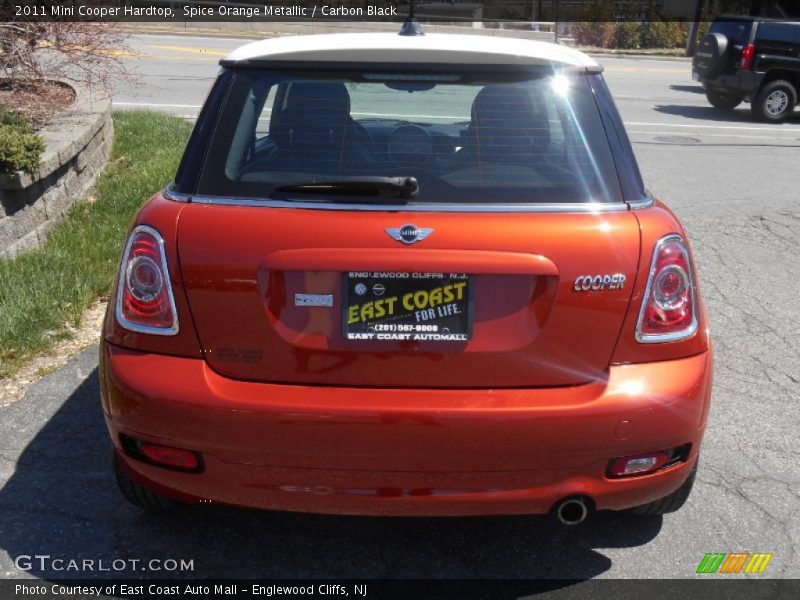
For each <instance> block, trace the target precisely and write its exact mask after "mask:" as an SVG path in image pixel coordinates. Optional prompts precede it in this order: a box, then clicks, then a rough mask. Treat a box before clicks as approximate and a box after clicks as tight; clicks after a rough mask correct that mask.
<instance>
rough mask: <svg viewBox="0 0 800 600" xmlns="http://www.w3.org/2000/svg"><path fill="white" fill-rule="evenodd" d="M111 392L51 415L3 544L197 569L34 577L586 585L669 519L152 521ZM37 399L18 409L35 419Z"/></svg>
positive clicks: (11, 503) (7, 504) (247, 517)
mask: <svg viewBox="0 0 800 600" xmlns="http://www.w3.org/2000/svg"><path fill="white" fill-rule="evenodd" d="M99 396H100V392H99V383H98V374H97V369H96V368H95V370H94V371H93V372H92V373H91V375H90V376H89V377H88V378H87V379H86V380H85V381H84V382H83V383H82V384H81V385H80V386H79V387H78V388H77V389H76V390H75V391H74V393H72V395H71V396H70V397H69V398H68V399H67V401H66V402H64V403H63V405H61V407H60V408H58V410H57V411H56V412H55V413H54V414H53V415H52V416H51V417H50V418H49V419H48V418H46V417H44V418H42V419H41V423H40V424H39V425H38V426H37V430H38V433H36V435H35V437H34V438H33V439H32V441H31V442H30V443H29V444H28V446H27V447H26V448H25V449H24V451H23V452H22V454H21V455H20V456H19V457H18V459H17V460H16V468H15V470H14V472H13V474H12V475H11V477H10V479H9V480H8V482H7V483H6V485H5V486H4V487H3V488H2V490H0V515H2V516H0V547H2V548H3V549H5V551H6V552H7V553H8V557H9V562H10V563H11V564H13V563H14V560H15V558H16V557H19V556H20V555H23V556H24V555H36V554H47V555H50V556H51V557H52V558H62V559H65V560H66V561H68V560H70V559H76V560H77V559H94V560H102V561H104V563H105V565H106V567H109V565H112V564H113V563H112V561H114V560H117V559H137V560H141V561H143V563H144V562H146V561H149V560H151V559H161V560H164V559H175V560H181V559H184V560H191V561H193V570H186V571H174V572H165V571H159V572H152V571H143V570H142V566H143V564H137V565H133V563H128V564H126V565H125V566H124V568H119V570H117V569H116V568H113V567H112V569H111V571H97V570H95V571H82V572H81V571H79V572H73V571H65V570H59V569H57V568H54V565H52V564H51V563H49V562H48V563H45V562H37V561H36V560H34V561H33V562H32V564H31V565H30V568H29V569H28V571H29V574H30V575H34V576H36V577H40V578H50V579H63V578H78V577H81V578H95V577H97V578H108V577H119V576H125V577H145V578H156V577H158V578H164V577H167V578H183V577H202V578H223V577H225V578H254V577H259V578H298V579H300V578H311V577H315V578H328V577H335V578H478V579H483V578H487V579H499V578H513V579H521V580H525V579H538V578H548V579H571V580H583V579H587V578H591V577H594V576H597V575H599V574H601V573H603V572H605V571H607V570H608V569H609V568H610V567H611V559H609V558H608V557H607V556H605V555H603V554H602V553H601V552H598V551H596V550H595V548H620V547H624V548H629V547H636V546H642V545H644V544H647V543H648V542H649V541H651V540H652V539H653V538H655V537H656V535H657V534H658V533H659V531H660V529H661V525H662V519H661V517H652V518H631V517H625V516H623V515H617V514H614V513H603V512H601V513H597V514H595V515H592V517H590V519H589V520H587V521H586V522H585V523H584V524H582V525H580V526H575V527H566V526H562V525H559V524H557V523H556V522H555V521H554V520H551V519H549V518H547V517H534V516H522V517H519V516H513V517H471V518H378V517H345V516H323V515H304V514H297V513H274V512H265V511H254V510H243V509H233V508H225V507H219V506H211V505H208V506H205V505H198V506H192V507H188V508H186V509H184V510H181V511H179V512H178V513H176V514H173V515H170V516H166V517H163V516H153V515H150V514H148V513H145V512H143V511H141V510H139V509H137V508H135V507H133V506H130V505H128V504H127V503H126V501H125V500H124V499H123V498H122V496H121V495H120V494H119V492H118V491H117V489H116V485H115V483H114V479H113V476H112V474H111V460H110V453H111V445H110V442H109V440H108V433H107V430H106V427H105V423H104V421H103V418H102V415H101V408H100V402H99ZM25 402H26V399H23V400H20V401H19V402H18V403H17V405H18V406H17V407H16V408H17V409H19V410H24V411H26V414H28V412H29V411H31V410H34V412H35V406H31V407H30V408H28V407H25V406H24V404H25ZM32 404H35V403H31V405H32ZM12 416H13V414H12ZM4 417H5V418H8V415H4ZM12 464H13V463H12ZM96 564H97V563H96ZM119 564H120V563H117V565H119ZM22 566H23V567H24V566H26V562H25V561H23V563H22ZM59 566H63V565H59ZM95 568H97V566H96V567H95ZM14 570H15V569H14V567H10V568H9V571H10V572H12V573H13V572H14ZM570 583H571V582H562V583H558V582H553V585H554V586H555V587H558V586H560V585H568V584H570ZM521 585H523V588H524V587H525V584H524V583H523V584H521ZM531 585H532V584H531ZM518 591H520V593H522V592H524V591H525V590H524V589H520V590H518Z"/></svg>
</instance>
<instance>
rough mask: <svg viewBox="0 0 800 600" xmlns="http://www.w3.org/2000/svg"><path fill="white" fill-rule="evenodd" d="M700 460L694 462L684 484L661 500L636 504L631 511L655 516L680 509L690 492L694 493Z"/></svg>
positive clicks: (635, 513)
mask: <svg viewBox="0 0 800 600" xmlns="http://www.w3.org/2000/svg"><path fill="white" fill-rule="evenodd" d="M698 462H700V461H699V459H698V460H697V461H696V462H695V463H694V466H693V467H692V472H691V473H689V477H687V478H686V481H684V482H683V485H682V486H681V487H679V488H678V489H677V490H675V491H674V492H672V493H671V494H670V495H669V496H665V497H664V498H661V499H660V500H655V501H653V502H650V503H648V504H642V505H641V506H635V507H634V508H632V509H630V511H629V512H630V513H631V514H633V515H637V516H642V517H654V516H656V515H666V514H667V513H673V512H675V511H676V510H678V509H679V508H680V507H681V506H683V505H684V504H686V500H687V499H688V498H689V494H691V493H692V487H694V478H695V476H696V475H697V463H698Z"/></svg>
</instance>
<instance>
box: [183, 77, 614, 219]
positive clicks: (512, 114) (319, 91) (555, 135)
mask: <svg viewBox="0 0 800 600" xmlns="http://www.w3.org/2000/svg"><path fill="white" fill-rule="evenodd" d="M343 177H346V178H358V177H364V178H368V177H415V178H416V179H417V181H418V182H419V191H418V193H417V195H416V197H414V199H413V201H414V202H420V203H422V202H424V203H465V202H480V203H542V202H546V203H552V202H620V201H621V194H620V189H619V182H618V180H617V176H616V171H615V169H614V163H613V159H612V156H611V151H610V149H609V145H608V141H607V139H606V134H605V131H604V129H603V126H602V121H601V119H600V115H599V112H598V109H597V106H596V104H595V101H594V98H593V96H592V92H591V89H590V87H589V85H588V82H587V81H586V77H585V75H583V74H565V73H554V71H553V69H552V68H549V69H548V70H544V69H543V70H541V71H536V72H530V71H525V72H521V71H520V72H515V73H513V74H506V75H502V76H501V75H491V76H490V75H484V76H476V75H475V74H471V75H468V74H464V73H458V72H448V71H442V72H436V73H431V72H426V73H417V72H413V71H408V72H399V71H397V70H393V71H390V72H381V71H367V72H354V73H344V72H324V73H318V74H315V73H309V72H308V71H303V72H288V71H268V70H250V69H247V70H240V71H238V72H237V73H236V75H235V78H234V81H233V83H232V86H231V89H230V91H229V93H228V95H227V97H226V100H225V102H224V103H223V105H222V108H221V112H220V114H219V117H218V121H217V126H216V128H215V131H214V134H213V138H212V140H211V143H210V146H209V152H208V154H207V156H206V160H205V162H204V166H203V169H202V173H201V176H200V180H199V183H198V189H197V193H199V194H204V195H214V196H229V197H248V198H276V197H280V199H288V200H301V201H306V200H312V199H313V197H311V196H309V194H307V193H303V194H296V195H294V194H288V195H287V193H286V192H285V191H281V190H279V189H278V188H281V187H286V186H293V185H305V184H309V183H313V182H315V181H330V180H335V179H336V178H343ZM337 199H339V200H340V201H343V200H342V199H341V198H337Z"/></svg>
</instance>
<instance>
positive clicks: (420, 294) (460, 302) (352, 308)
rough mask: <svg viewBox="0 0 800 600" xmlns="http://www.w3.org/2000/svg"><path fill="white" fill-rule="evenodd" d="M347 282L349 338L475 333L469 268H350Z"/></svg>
mask: <svg viewBox="0 0 800 600" xmlns="http://www.w3.org/2000/svg"><path fill="white" fill-rule="evenodd" d="M344 282H345V293H344V299H345V302H344V314H343V315H342V332H343V334H344V337H345V338H347V339H349V340H390V341H391V340H395V341H437V342H439V341H440V342H465V341H467V340H469V339H470V337H471V335H472V321H471V312H472V278H471V277H470V276H469V275H467V274H465V273H391V272H380V273H374V272H351V273H346V274H345V277H344Z"/></svg>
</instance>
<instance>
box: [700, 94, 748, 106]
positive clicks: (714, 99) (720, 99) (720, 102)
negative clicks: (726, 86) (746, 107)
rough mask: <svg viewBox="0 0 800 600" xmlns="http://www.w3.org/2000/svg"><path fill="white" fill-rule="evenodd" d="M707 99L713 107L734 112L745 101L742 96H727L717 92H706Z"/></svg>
mask: <svg viewBox="0 0 800 600" xmlns="http://www.w3.org/2000/svg"><path fill="white" fill-rule="evenodd" d="M706 98H708V102H709V104H711V106H713V107H714V108H718V109H719V110H733V109H734V108H736V107H737V106H739V105H740V104H741V103H742V101H743V100H744V98H743V97H742V96H734V95H731V94H725V93H723V92H718V91H716V90H706Z"/></svg>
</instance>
